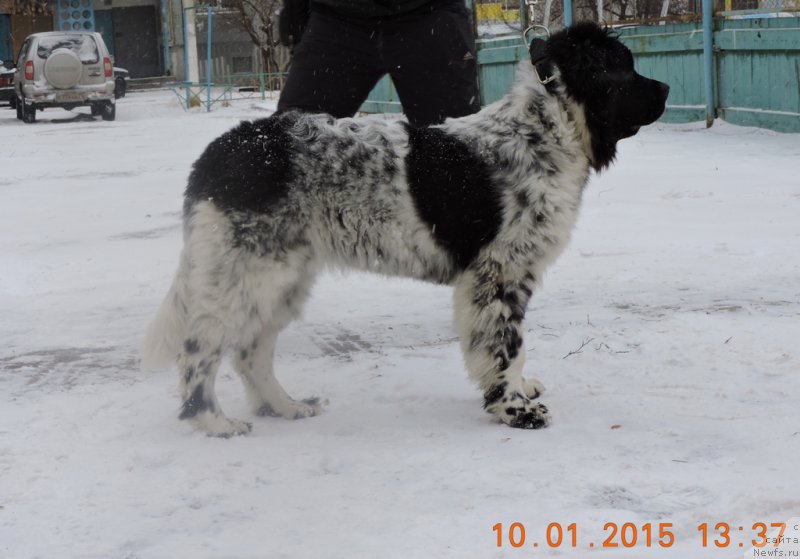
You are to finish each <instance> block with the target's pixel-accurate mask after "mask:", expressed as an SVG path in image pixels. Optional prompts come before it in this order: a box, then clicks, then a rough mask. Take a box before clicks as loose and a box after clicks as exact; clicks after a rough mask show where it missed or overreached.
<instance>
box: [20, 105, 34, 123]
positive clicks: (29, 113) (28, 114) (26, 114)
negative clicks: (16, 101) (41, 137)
mask: <svg viewBox="0 0 800 559" xmlns="http://www.w3.org/2000/svg"><path fill="white" fill-rule="evenodd" d="M20 105H22V122H24V123H26V124H31V123H34V122H36V107H35V106H33V105H26V104H25V103H22V102H21V103H20Z"/></svg>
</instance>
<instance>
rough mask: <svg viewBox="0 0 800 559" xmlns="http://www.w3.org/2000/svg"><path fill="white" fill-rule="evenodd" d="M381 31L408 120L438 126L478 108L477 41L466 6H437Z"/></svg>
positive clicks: (388, 61)
mask: <svg viewBox="0 0 800 559" xmlns="http://www.w3.org/2000/svg"><path fill="white" fill-rule="evenodd" d="M385 29H386V33H385V47H384V52H383V53H384V60H385V61H386V63H387V65H388V68H389V74H390V75H391V76H392V81H393V82H394V85H395V88H396V89H397V93H398V95H399V96H400V101H401V102H402V104H403V110H404V112H405V113H406V116H407V117H408V120H409V122H411V124H414V125H418V126H423V125H427V124H437V123H441V122H443V121H444V119H445V118H448V117H459V116H464V115H468V114H472V113H474V112H477V111H478V110H480V93H479V90H478V84H477V55H476V51H475V41H474V39H473V36H472V26H471V25H470V21H469V15H468V12H467V11H466V9H465V8H462V7H461V6H460V5H452V6H448V7H446V8H438V9H436V10H434V11H432V12H429V13H424V14H419V15H416V16H414V17H409V18H403V19H402V20H398V21H395V22H392V23H387V24H386V28H385Z"/></svg>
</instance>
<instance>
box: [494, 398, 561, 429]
mask: <svg viewBox="0 0 800 559" xmlns="http://www.w3.org/2000/svg"><path fill="white" fill-rule="evenodd" d="M499 417H500V421H502V422H503V423H505V424H506V425H508V426H509V427H516V428H517V429H541V428H542V427H547V426H548V425H550V421H551V420H550V412H548V411H547V406H545V405H544V404H534V403H533V402H531V401H530V400H524V401H523V403H522V404H520V405H515V406H508V407H507V408H504V409H503V410H502V412H501V413H500V414H499Z"/></svg>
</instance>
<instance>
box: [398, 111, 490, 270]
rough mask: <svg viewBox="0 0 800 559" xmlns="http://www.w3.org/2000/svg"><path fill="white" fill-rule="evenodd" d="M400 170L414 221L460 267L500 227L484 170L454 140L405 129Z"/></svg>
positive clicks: (429, 130) (465, 147)
mask: <svg viewBox="0 0 800 559" xmlns="http://www.w3.org/2000/svg"><path fill="white" fill-rule="evenodd" d="M408 144H409V153H408V156H407V157H406V172H407V174H408V184H409V188H410V191H411V196H412V198H413V199H414V204H415V206H416V209H417V212H418V213H419V216H420V218H421V219H422V220H423V221H424V222H425V223H427V224H428V225H429V226H430V228H431V232H432V234H433V237H434V238H435V239H436V241H437V242H438V243H439V244H440V245H441V246H442V247H443V248H444V249H445V250H447V251H448V252H449V253H450V255H451V256H452V257H453V260H454V261H455V262H456V264H457V266H458V267H459V268H460V269H462V270H463V269H465V268H466V267H467V266H469V264H470V263H471V262H472V261H473V260H474V259H475V257H476V256H477V254H478V252H479V251H480V249H481V248H483V247H484V246H485V245H486V244H488V243H489V242H491V241H492V239H494V237H495V236H496V235H497V232H498V230H499V229H500V225H501V221H502V215H501V212H502V204H501V201H500V195H499V193H498V191H497V188H496V187H495V185H494V184H493V183H492V179H491V172H490V169H489V167H488V166H487V165H486V163H484V162H483V161H482V160H481V159H480V158H479V157H478V156H477V155H476V154H475V153H474V152H473V151H472V149H470V147H469V146H468V145H467V144H465V143H464V142H462V141H461V140H459V139H458V138H456V137H454V136H452V135H449V134H447V133H445V132H443V131H442V130H440V129H437V128H414V127H412V126H408Z"/></svg>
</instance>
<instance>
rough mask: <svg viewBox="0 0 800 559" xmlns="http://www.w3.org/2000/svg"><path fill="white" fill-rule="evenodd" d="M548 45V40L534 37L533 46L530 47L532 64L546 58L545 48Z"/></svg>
mask: <svg viewBox="0 0 800 559" xmlns="http://www.w3.org/2000/svg"><path fill="white" fill-rule="evenodd" d="M546 45H547V41H545V40H544V39H534V40H533V41H531V46H530V47H529V48H528V52H530V54H531V64H538V63H539V62H541V61H542V60H544V58H545V53H544V49H545V46H546Z"/></svg>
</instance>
